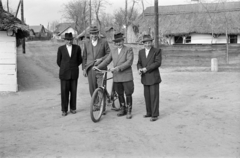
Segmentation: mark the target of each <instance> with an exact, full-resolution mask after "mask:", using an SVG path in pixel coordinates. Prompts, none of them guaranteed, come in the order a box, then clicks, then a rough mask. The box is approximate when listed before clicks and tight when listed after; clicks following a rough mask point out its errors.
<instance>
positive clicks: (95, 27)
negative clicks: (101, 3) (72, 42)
mask: <svg viewBox="0 0 240 158" xmlns="http://www.w3.org/2000/svg"><path fill="white" fill-rule="evenodd" d="M98 32H99V30H98V28H97V26H90V29H89V33H90V34H93V33H98Z"/></svg>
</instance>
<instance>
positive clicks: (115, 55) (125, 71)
mask: <svg viewBox="0 0 240 158" xmlns="http://www.w3.org/2000/svg"><path fill="white" fill-rule="evenodd" d="M113 42H114V43H115V45H116V48H115V49H114V50H113V51H112V52H111V53H110V54H109V55H108V57H107V58H106V59H105V60H104V61H103V62H102V63H100V64H99V65H97V66H96V67H93V69H95V68H98V69H103V68H105V67H106V66H107V65H108V64H110V62H111V61H113V68H110V71H111V72H112V73H113V86H114V90H115V91H116V92H117V94H118V98H119V102H120V108H121V110H120V112H119V113H118V114H117V116H124V115H127V116H126V118H127V119H131V118H132V114H131V113H132V94H133V92H134V83H133V72H132V64H133V57H134V56H133V50H132V48H129V47H126V46H125V45H124V44H123V43H124V37H123V34H122V33H117V34H115V35H114V40H113ZM124 93H125V95H126V102H127V105H126V102H125V97H124Z"/></svg>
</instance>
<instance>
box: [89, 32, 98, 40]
mask: <svg viewBox="0 0 240 158" xmlns="http://www.w3.org/2000/svg"><path fill="white" fill-rule="evenodd" d="M98 35H99V33H98V32H97V33H91V34H90V38H91V39H92V40H93V41H96V40H97V39H98Z"/></svg>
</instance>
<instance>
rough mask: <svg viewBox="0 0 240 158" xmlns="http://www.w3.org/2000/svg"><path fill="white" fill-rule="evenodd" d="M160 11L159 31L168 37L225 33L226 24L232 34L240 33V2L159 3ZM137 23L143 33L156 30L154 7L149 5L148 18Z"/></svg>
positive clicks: (146, 15)
mask: <svg viewBox="0 0 240 158" xmlns="http://www.w3.org/2000/svg"><path fill="white" fill-rule="evenodd" d="M158 11H159V32H160V33H161V34H162V35H165V36H167V35H183V34H190V33H204V34H205V33H207V34H208V33H209V34H211V33H212V32H213V33H214V34H225V32H226V27H227V28H228V29H227V31H228V33H229V34H240V2H228V3H203V4H201V3H198V4H188V5H175V6H159V8H158ZM226 19H227V20H226ZM134 24H136V25H138V26H139V31H140V32H148V30H149V28H151V30H154V7H148V8H146V10H145V17H144V18H142V15H141V16H139V18H138V19H137V20H136V21H135V23H134ZM226 24H228V25H226ZM212 30H213V31H212Z"/></svg>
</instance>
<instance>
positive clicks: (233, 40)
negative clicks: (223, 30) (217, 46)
mask: <svg viewBox="0 0 240 158" xmlns="http://www.w3.org/2000/svg"><path fill="white" fill-rule="evenodd" d="M228 38H229V43H237V38H238V36H237V35H229V37H228Z"/></svg>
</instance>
